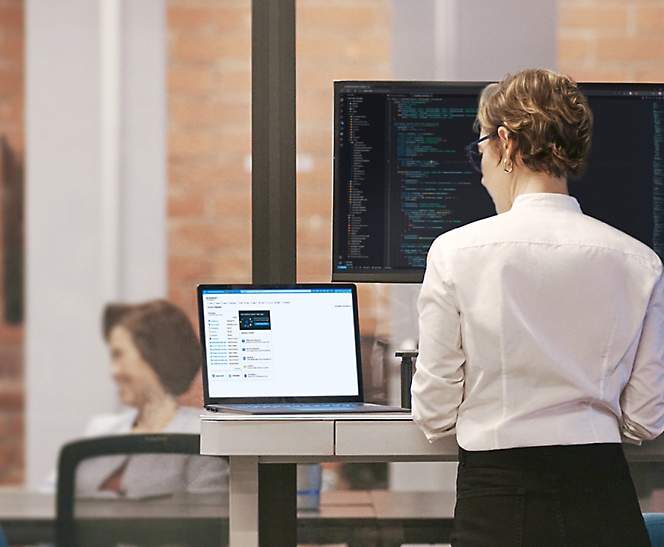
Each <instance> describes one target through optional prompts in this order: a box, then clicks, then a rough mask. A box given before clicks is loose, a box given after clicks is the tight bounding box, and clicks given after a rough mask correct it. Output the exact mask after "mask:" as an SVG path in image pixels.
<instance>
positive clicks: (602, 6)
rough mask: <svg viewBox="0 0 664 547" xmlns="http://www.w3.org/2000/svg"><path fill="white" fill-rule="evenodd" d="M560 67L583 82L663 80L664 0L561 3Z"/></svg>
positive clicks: (559, 26)
mask: <svg viewBox="0 0 664 547" xmlns="http://www.w3.org/2000/svg"><path fill="white" fill-rule="evenodd" d="M558 69H559V70H560V71H561V72H565V73H568V74H570V75H571V76H572V77H574V78H575V79H577V80H579V81H610V82H625V81H632V82H662V81H664V1H662V0H560V3H559V21H558Z"/></svg>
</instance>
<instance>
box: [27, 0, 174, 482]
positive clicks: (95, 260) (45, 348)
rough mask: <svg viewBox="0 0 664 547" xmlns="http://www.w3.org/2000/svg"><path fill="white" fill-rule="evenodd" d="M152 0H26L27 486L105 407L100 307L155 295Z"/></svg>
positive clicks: (157, 134)
mask: <svg viewBox="0 0 664 547" xmlns="http://www.w3.org/2000/svg"><path fill="white" fill-rule="evenodd" d="M165 19H166V17H165V2H164V0H141V1H140V2H134V1H131V0H94V1H82V0H57V1H53V0H27V1H26V342H25V344H26V374H25V385H26V477H27V484H28V486H29V487H32V488H34V487H38V486H39V485H40V484H41V483H42V481H43V479H44V477H45V476H46V475H47V474H48V472H49V471H50V470H51V469H53V468H54V467H55V465H56V459H57V454H58V451H59V449H60V446H61V445H62V443H63V442H65V441H67V440H70V439H72V438H76V437H79V436H81V435H82V433H83V432H84V430H85V427H86V424H87V422H88V421H89V419H90V417H91V416H92V415H93V414H96V413H100V412H109V411H114V410H116V409H117V399H116V395H115V386H114V385H113V383H112V381H111V379H110V376H109V371H108V357H107V355H106V349H105V347H104V344H103V340H102V338H101V311H102V308H103V306H104V304H105V303H106V302H107V301H108V300H111V299H112V300H132V301H134V300H144V299H148V298H154V297H159V296H164V295H165V294H166V165H167V162H166V123H167V118H166V84H165V79H166V78H165V74H166V29H165Z"/></svg>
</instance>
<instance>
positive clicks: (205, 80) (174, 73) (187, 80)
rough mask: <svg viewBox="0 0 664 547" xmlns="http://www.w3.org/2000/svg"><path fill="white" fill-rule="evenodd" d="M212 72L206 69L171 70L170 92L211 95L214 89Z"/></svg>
mask: <svg viewBox="0 0 664 547" xmlns="http://www.w3.org/2000/svg"><path fill="white" fill-rule="evenodd" d="M211 82H212V77H211V76H210V71H209V70H207V69H205V68H169V69H168V92H169V93H170V94H172V93H191V94H196V95H198V94H205V93H209V91H210V89H211V87H212V83H211Z"/></svg>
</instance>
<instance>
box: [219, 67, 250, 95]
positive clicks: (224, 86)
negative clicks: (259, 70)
mask: <svg viewBox="0 0 664 547" xmlns="http://www.w3.org/2000/svg"><path fill="white" fill-rule="evenodd" d="M213 82H214V89H215V91H219V92H222V93H246V94H248V95H249V94H250V93H251V72H250V70H224V71H223V72H218V73H216V74H215V75H214V80H213ZM249 96H250V95H249Z"/></svg>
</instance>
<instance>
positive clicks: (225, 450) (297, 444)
mask: <svg viewBox="0 0 664 547" xmlns="http://www.w3.org/2000/svg"><path fill="white" fill-rule="evenodd" d="M201 454H212V455H226V456H330V455H332V454H334V422H333V421H314V420H311V421H303V420H298V421H296V420H290V421H287V420H284V421H279V420H265V421H256V420H252V421H250V420H247V421H244V420H232V421H230V420H229V421H223V420H218V421H215V420H202V421H201Z"/></svg>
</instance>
